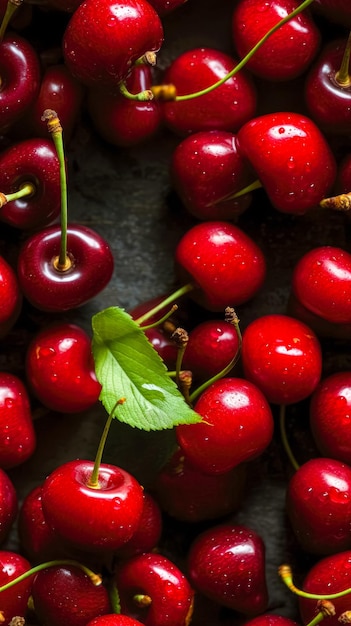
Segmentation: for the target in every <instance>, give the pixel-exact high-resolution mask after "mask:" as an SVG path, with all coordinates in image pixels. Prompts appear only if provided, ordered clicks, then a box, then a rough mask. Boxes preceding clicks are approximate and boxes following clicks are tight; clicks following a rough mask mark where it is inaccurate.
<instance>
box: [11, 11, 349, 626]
mask: <svg viewBox="0 0 351 626" xmlns="http://www.w3.org/2000/svg"><path fill="white" fill-rule="evenodd" d="M188 2H189V3H191V2H192V0H188ZM181 4H183V0H152V1H151V0H149V1H148V0H123V2H122V1H120V0H114V2H111V0H84V1H83V2H81V1H80V0H47V2H46V3H45V4H39V5H37V4H31V3H24V4H19V5H18V3H15V2H14V1H13V0H10V2H9V3H8V4H6V3H4V2H3V1H2V6H1V7H0V10H1V13H2V17H3V23H2V26H1V27H0V59H1V62H0V112H1V114H0V120H2V122H1V150H0V221H1V222H2V224H3V235H2V238H1V248H0V255H1V256H0V341H1V347H2V354H3V355H7V359H4V360H7V362H8V363H11V358H9V354H10V353H11V349H12V343H13V341H14V338H15V337H19V336H20V337H21V341H22V346H23V351H22V358H23V363H21V364H20V367H18V364H15V366H14V367H13V368H11V367H9V368H8V369H5V368H3V369H2V370H1V371H0V503H1V504H0V541H1V544H2V546H1V547H2V549H1V550H0V622H1V623H3V624H5V626H7V625H8V626H20V625H23V624H33V625H35V626H36V625H43V626H56V625H57V626H59V625H60V626H61V625H62V624H63V623H64V624H66V626H140V625H142V624H145V625H146V626H189V625H190V624H193V626H200V625H203V626H217V625H218V626H220V624H226V625H227V626H234V625H235V626H237V625H240V626H241V625H242V624H245V625H249V626H275V625H277V626H294V625H295V624H296V622H295V621H293V620H294V619H296V620H300V621H301V622H302V623H303V624H306V625H312V624H313V626H314V624H317V623H318V622H319V621H321V620H322V619H325V620H327V622H328V623H329V624H330V626H336V625H337V623H338V622H341V623H349V622H350V620H351V612H350V611H351V600H350V592H351V583H350V571H351V522H350V519H351V434H350V433H351V431H350V419H351V372H350V371H349V369H348V368H347V367H340V366H339V361H338V360H337V359H335V360H334V361H333V359H332V363H333V367H331V368H330V367H329V366H326V363H327V359H328V357H330V352H332V350H333V349H334V347H335V345H337V346H340V345H342V346H343V348H344V346H345V345H346V348H347V345H349V343H348V342H349V341H350V338H351V253H350V251H349V249H348V247H349V246H348V243H347V242H346V244H345V242H343V244H345V245H339V243H338V244H334V245H330V243H328V245H326V244H325V242H323V241H322V242H320V245H319V246H312V247H311V248H310V249H309V250H307V251H306V252H305V253H304V254H302V255H301V256H300V258H299V260H298V262H297V263H296V264H295V266H294V267H293V268H291V270H292V271H291V284H290V285H289V291H290V296H289V298H288V301H287V302H286V310H285V312H284V313H282V312H277V311H274V310H270V311H268V312H267V313H266V314H264V315H261V316H260V317H256V318H255V319H253V320H252V321H250V322H247V321H245V319H242V320H239V319H238V315H239V316H240V317H241V312H244V311H245V305H246V304H248V305H249V306H250V303H251V302H253V303H254V302H255V298H257V297H259V294H260V293H261V291H262V289H263V287H264V284H265V281H267V280H269V267H270V262H269V258H268V257H269V242H266V245H265V249H264V250H263V249H262V246H261V245H260V243H259V242H257V241H256V240H255V238H254V237H253V236H252V235H251V234H249V232H247V229H246V228H245V223H246V222H245V219H246V217H247V216H248V215H253V216H254V217H255V214H256V213H257V212H258V211H260V210H263V211H265V210H268V211H270V212H271V215H272V216H273V218H274V217H276V219H277V220H279V219H280V218H281V216H284V217H287V219H288V220H289V219H290V220H291V222H290V223H293V220H300V221H301V223H302V224H303V223H304V219H305V217H306V215H312V216H316V219H318V220H321V221H323V219H325V216H328V215H330V214H331V213H333V215H334V216H335V220H336V221H337V222H338V224H339V225H340V224H341V228H345V231H346V230H347V226H348V219H349V218H348V211H349V210H350V208H351V150H350V137H351V63H350V51H351V35H349V34H348V29H349V28H351V4H350V2H349V0H305V2H303V3H299V2H298V1H297V0H273V1H267V0H236V1H235V2H233V7H232V22H231V25H229V26H228V28H230V34H231V38H232V54H231V53H230V51H228V52H224V51H223V50H217V49H214V48H209V47H197V48H193V49H188V50H186V51H185V52H182V53H180V54H179V55H178V56H177V57H176V58H174V59H172V60H171V61H170V62H169V63H166V64H165V65H166V67H164V68H162V63H161V67H160V66H158V65H157V64H156V65H155V59H156V56H157V53H158V52H159V51H160V52H159V54H160V56H161V58H162V46H163V42H164V38H165V33H166V32H167V29H165V28H164V26H165V25H167V23H168V24H170V23H171V20H172V15H173V12H176V11H181V10H182V7H180V5H181ZM291 14H292V15H291ZM52 21H54V22H55V21H56V22H57V23H56V24H55V29H54V34H52V33H53V31H52V30H50V29H49V31H48V32H49V34H48V33H43V32H42V31H41V29H42V24H43V23H46V24H48V23H49V22H51V23H52ZM37 23H40V24H41V27H40V29H38V28H37ZM39 31H40V36H39ZM52 40H53V41H52ZM296 80H297V81H298V82H297V83H296ZM296 84H298V85H301V84H303V86H304V94H303V110H294V107H291V109H290V108H289V109H287V110H282V109H280V108H279V107H273V108H272V109H271V110H269V111H264V110H263V109H264V108H265V106H264V105H263V104H262V101H263V100H261V95H262V94H263V93H264V92H265V91H268V90H270V89H272V90H273V91H274V90H275V93H278V92H280V93H281V94H282V93H283V92H284V90H288V89H289V87H290V86H291V85H296ZM260 94H261V95H260ZM299 95H300V96H301V94H299ZM82 116H84V119H85V120H88V121H89V125H90V127H91V129H92V132H96V133H97V134H98V135H99V136H100V138H101V139H102V140H103V141H106V142H108V144H109V146H117V147H118V149H120V150H124V149H126V148H130V147H133V148H134V149H137V147H138V146H139V145H141V144H142V143H143V142H144V143H145V142H149V143H148V145H149V146H150V150H152V145H153V143H152V142H153V141H158V139H159V137H160V133H161V131H162V132H165V133H170V134H173V135H174V137H176V138H177V142H176V143H177V145H176V148H175V149H174V151H173V152H172V155H171V159H170V163H169V187H170V189H172V192H173V193H174V194H175V196H176V198H177V201H178V203H179V204H180V205H181V207H182V210H183V211H184V215H185V222H186V223H187V224H189V228H186V229H185V231H184V233H183V235H182V236H181V238H180V240H179V241H178V243H177V246H176V249H175V251H174V267H175V283H176V289H175V291H174V293H167V294H165V295H163V296H160V297H156V298H154V299H152V300H150V301H148V302H142V303H140V305H139V306H138V307H136V308H134V309H133V310H131V311H130V316H131V318H133V319H134V320H135V322H134V325H135V327H136V328H137V329H138V330H140V328H141V329H142V330H143V331H144V333H145V335H146V337H147V338H148V340H149V342H150V343H151V344H152V346H153V348H154V351H155V358H156V359H157V362H159V357H161V359H162V362H163V363H164V368H163V370H164V373H165V375H166V374H167V376H168V377H169V378H170V379H174V380H175V383H176V387H177V392H178V390H179V394H181V395H182V398H181V399H182V402H183V404H184V406H185V405H187V410H188V409H189V405H190V407H192V408H193V409H194V411H195V413H196V414H197V416H198V421H197V422H196V421H194V420H192V421H191V420H190V417H189V419H184V420H182V419H181V417H180V416H178V415H175V416H172V419H173V424H174V426H173V428H171V429H164V431H165V432H163V431H162V427H160V428H159V432H156V433H155V432H147V429H145V432H143V436H142V439H141V441H142V446H140V444H139V446H138V447H137V446H136V447H135V450H134V452H133V447H132V445H131V442H132V443H133V441H134V439H133V437H134V436H135V433H134V434H133V432H132V431H134V430H137V429H133V428H130V426H126V425H125V424H124V425H122V426H123V427H122V430H121V432H122V435H123V433H124V434H125V437H126V441H128V446H129V448H128V449H129V450H130V455H131V459H130V463H129V467H128V468H125V467H124V466H123V463H121V464H120V465H119V464H117V465H115V464H113V463H107V462H102V455H103V452H104V445H105V443H106V439H107V438H108V437H109V436H110V435H109V427H110V424H111V422H112V419H113V418H116V419H117V420H118V417H119V412H120V411H122V409H123V406H124V404H126V405H127V404H128V393H126V394H125V393H124V386H123V384H122V379H121V380H120V381H117V387H119V388H120V395H119V396H118V397H115V398H113V400H112V404H113V410H112V411H111V413H110V414H109V415H108V416H107V423H106V427H105V430H104V432H103V434H102V437H101V440H100V445H99V442H97V454H96V458H95V460H86V459H78V460H77V459H72V460H70V461H69V462H66V463H63V464H61V465H59V466H58V467H57V468H56V469H54V470H53V471H52V472H51V473H50V474H49V475H48V476H42V481H41V482H40V483H39V484H38V485H36V486H35V488H34V489H31V490H30V491H29V492H28V493H27V494H26V496H25V497H24V498H21V499H20V498H19V497H18V495H17V493H16V488H15V482H16V481H15V477H16V469H17V468H20V467H23V468H24V470H25V468H26V463H27V462H28V461H29V460H30V459H31V458H32V456H33V454H34V453H35V450H36V446H37V443H38V442H37V438H38V429H37V427H36V421H35V419H34V418H36V417H40V420H50V414H52V413H56V414H79V415H81V416H82V419H83V420H84V416H85V414H86V412H89V411H94V410H95V408H96V407H100V404H99V400H101V398H102V397H103V394H104V392H105V390H104V386H103V383H102V381H101V380H100V378H99V376H98V375H97V371H98V368H97V367H96V362H95V361H94V354H95V353H94V350H93V346H94V341H92V336H91V335H90V334H89V332H87V331H86V329H84V328H83V327H82V326H80V325H79V323H76V322H75V317H74V316H75V311H79V310H81V307H84V306H85V305H86V303H87V302H88V301H90V300H91V299H92V298H95V297H96V296H97V295H98V294H100V292H102V293H101V295H100V296H99V302H100V303H101V304H102V306H101V309H103V301H104V298H103V289H104V288H105V287H106V286H107V285H108V284H109V282H110V280H111V278H112V275H113V270H114V258H113V254H112V247H111V244H112V242H109V241H107V240H105V239H104V238H103V237H102V236H101V235H100V234H99V233H97V232H95V231H94V230H93V229H91V228H89V227H87V226H86V225H83V224H75V223H71V221H70V218H69V211H68V212H67V182H66V169H67V163H66V161H67V155H66V156H65V153H64V148H63V143H65V144H66V145H69V143H70V142H71V141H72V142H74V138H75V132H76V129H77V126H78V124H79V120H80V119H81V118H82ZM62 129H63V137H64V142H62ZM256 190H257V191H256ZM255 194H258V195H257V198H258V199H259V200H258V202H256V199H255ZM260 202H262V209H261V207H260V206H259V203H260ZM267 207H268V208H267ZM250 212H251V213H250ZM286 223H288V222H286ZM308 224H309V222H308V221H306V225H307V226H306V228H308ZM284 237H285V238H286V242H287V246H288V245H289V233H288V232H285V233H284ZM261 239H262V237H261ZM174 303H175V304H176V306H172V305H173V304H174ZM68 318H69V321H67V319H68ZM113 341H114V339H113V338H112V337H111V339H110V343H111V345H112V344H113ZM108 343H109V341H107V344H108ZM137 345H138V346H139V344H136V343H134V337H133V334H132V336H131V337H130V339H129V343H128V340H126V339H125V338H124V343H123V346H122V347H121V354H122V352H123V350H124V348H125V347H126V346H127V348H128V358H129V356H130V354H131V351H133V348H134V350H135V346H137ZM113 349H114V348H113ZM106 352H107V351H106ZM157 355H159V356H157ZM141 356H142V355H140V354H139V355H138V354H136V356H135V357H134V358H135V359H136V361H137V360H138V358H139V357H140V359H141ZM143 356H144V355H143ZM122 357H123V354H122ZM122 357H121V358H122ZM103 366H104V367H105V368H106V370H108V369H109V368H110V369H111V371H112V372H113V375H114V370H113V366H112V364H111V360H109V355H108V354H106V359H105V362H104V363H103ZM101 367H102V366H101V362H100V364H99V370H100V369H101ZM152 372H153V369H152V363H151V361H150V369H148V368H145V372H143V373H142V375H141V374H140V369H137V368H136V369H135V372H134V373H133V375H134V378H133V383H134V384H135V389H138V391H139V390H140V388H142V389H143V390H144V392H145V400H147V399H148V398H149V397H151V394H153V396H152V397H153V399H154V402H155V404H157V408H159V407H161V408H163V407H164V406H165V405H164V404H163V403H164V401H165V398H164V396H165V393H163V392H162V386H160V383H159V379H157V380H155V379H153V378H152ZM148 393H149V394H150V395H149V396H148ZM155 398H157V400H155ZM145 407H146V408H145V417H146V418H147V411H151V409H150V405H149V404H147V402H146V403H145ZM166 408H167V410H171V409H170V408H169V407H168V406H167V407H166ZM300 412H301V413H302V414H303V415H304V416H306V415H307V420H305V421H307V424H304V426H303V428H302V429H301V428H300V429H299V428H297V429H296V432H293V430H294V428H293V427H294V426H296V423H297V421H298V419H297V416H298V415H299V413H300ZM190 413H191V414H193V412H190ZM287 415H289V416H290V415H291V416H292V420H291V423H290V424H288V423H287V421H288V420H287ZM150 420H151V417H150ZM294 420H295V421H294ZM122 421H123V420H122ZM150 424H151V421H150ZM152 424H153V425H152V426H150V429H153V430H155V431H157V427H155V425H154V422H152ZM132 425H134V424H132ZM124 427H125V430H123V428H124ZM111 429H113V426H111ZM128 429H129V431H128ZM299 432H301V433H302V435H303V444H302V443H301V439H299ZM296 433H297V434H296ZM155 435H156V437H155ZM159 435H160V436H161V437H160V438H158V436H159ZM136 441H137V437H136V439H135V442H136ZM148 442H150V443H148ZM160 442H161V447H162V449H161V450H160V449H157V446H160ZM51 443H52V445H53V446H54V445H55V442H54V441H52V442H50V444H51ZM277 446H279V449H280V451H283V454H281V455H280V456H279V458H280V459H283V463H284V464H285V469H284V471H283V474H284V475H285V477H286V495H285V506H284V511H283V515H284V516H285V517H286V525H287V529H288V532H289V533H290V540H289V541H290V542H291V544H292V546H293V548H292V550H291V554H292V560H294V559H295V560H296V562H299V564H300V566H301V563H303V566H302V567H300V569H299V572H298V573H299V574H302V573H303V575H304V577H303V578H302V576H301V586H302V588H301V589H300V588H299V587H297V586H295V584H294V582H293V580H292V573H291V570H290V568H289V567H287V566H286V565H285V563H284V561H285V554H284V555H282V559H281V560H282V563H281V564H282V567H281V568H280V570H279V572H280V577H281V579H282V580H280V579H279V576H278V572H277V573H276V575H277V578H278V582H279V584H281V585H282V587H284V583H285V585H286V587H288V588H289V589H290V590H291V591H293V592H294V593H295V594H297V595H298V596H299V599H298V601H296V603H295V607H296V608H295V612H294V614H289V615H287V614H286V613H285V612H284V611H282V612H280V610H279V607H277V606H274V603H273V602H272V598H271V597H270V582H269V581H267V571H266V560H265V551H266V546H265V541H264V539H263V537H262V536H261V535H260V533H259V532H258V531H257V529H256V528H253V527H251V526H250V525H246V524H243V523H239V522H238V519H237V517H236V516H237V513H238V512H239V511H240V507H241V504H242V502H243V501H244V500H245V497H246V495H247V492H248V490H249V489H250V485H251V483H252V479H253V478H254V475H255V472H257V471H261V469H260V468H261V467H263V466H264V464H265V463H269V462H270V461H269V460H270V458H271V455H273V454H274V451H275V450H276V447H277ZM140 448H142V450H140ZM295 453H296V456H295ZM133 454H134V457H135V458H134V457H133ZM140 454H141V455H143V454H145V458H146V462H147V463H148V464H149V465H150V467H151V469H152V470H154V471H150V473H148V475H147V477H146V475H145V481H144V479H143V478H144V477H143V476H142V475H140V472H138V471H136V472H135V475H134V473H133V471H132V469H131V471H130V468H133V464H134V461H135V467H137V466H138V459H137V456H138V455H140ZM153 456H154V458H153ZM156 457H157V458H156ZM296 457H298V458H300V459H302V462H300V463H299V462H298V461H297V460H296ZM160 459H161V461H160ZM262 460H263V462H262ZM156 465H157V468H156ZM154 466H155V467H154ZM150 476H152V479H150ZM272 497H273V494H272ZM272 532H274V530H272ZM15 535H16V537H17V538H18V539H17V543H18V545H19V550H18V551H14V550H12V549H10V548H9V547H8V546H9V545H10V544H11V541H12V542H13V537H14V536H15ZM305 575H306V576H305Z"/></svg>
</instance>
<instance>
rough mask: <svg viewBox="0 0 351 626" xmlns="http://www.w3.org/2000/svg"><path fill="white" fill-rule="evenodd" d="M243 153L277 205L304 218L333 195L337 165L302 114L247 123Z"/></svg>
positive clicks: (272, 115) (282, 114) (241, 134)
mask: <svg viewBox="0 0 351 626" xmlns="http://www.w3.org/2000/svg"><path fill="white" fill-rule="evenodd" d="M237 141H238V148H239V150H240V151H241V153H242V155H243V156H244V157H246V158H247V159H248V160H249V162H250V163H251V165H252V167H253V168H254V169H255V171H256V174H257V175H258V177H259V179H260V181H261V183H262V185H263V187H264V189H265V191H266V193H267V194H268V196H269V199H270V201H271V203H272V204H273V206H274V207H275V208H276V209H277V210H279V211H281V212H282V213H292V214H294V215H303V214H304V213H306V211H308V210H309V209H312V208H315V207H316V206H318V204H319V203H320V201H321V200H322V199H323V198H324V197H325V196H326V195H327V194H328V191H330V189H331V187H332V185H333V183H334V180H335V177H336V164H335V159H334V156H333V154H332V152H331V149H330V147H329V145H328V143H327V141H326V139H325V138H324V136H323V135H322V133H321V131H320V130H319V128H318V127H317V126H316V124H315V123H314V122H313V121H312V120H311V119H309V118H308V117H306V116H304V115H301V114H299V113H289V112H284V111H279V112H277V113H266V114H265V115H261V116H259V117H256V118H253V119H252V120H250V121H249V122H247V123H246V124H244V125H243V126H242V127H241V129H240V130H239V132H238V134H237Z"/></svg>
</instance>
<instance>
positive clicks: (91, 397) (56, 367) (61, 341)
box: [25, 322, 101, 413]
mask: <svg viewBox="0 0 351 626" xmlns="http://www.w3.org/2000/svg"><path fill="white" fill-rule="evenodd" d="M25 367H26V377H27V381H28V383H29V385H30V387H31V389H32V391H33V393H34V394H35V396H36V397H37V398H38V399H39V400H40V402H42V404H43V405H44V406H46V407H48V408H49V409H51V410H53V411H58V412H63V413H75V412H79V411H85V410H86V409H88V408H90V407H92V406H93V405H94V404H95V403H96V402H97V400H98V398H99V395H100V392H101V385H100V383H99V382H98V381H97V379H96V375H95V369H94V361H93V356H92V351H91V339H90V337H89V335H88V334H87V333H86V332H85V331H84V330H83V329H82V328H80V327H79V326H77V325H76V324H69V323H67V322H56V323H55V324H49V326H47V327H46V328H43V329H41V330H40V331H39V332H37V333H36V335H35V336H34V337H33V339H32V340H31V342H30V344H29V345H28V348H27V353H26V363H25Z"/></svg>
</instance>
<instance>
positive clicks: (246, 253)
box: [175, 221, 266, 311]
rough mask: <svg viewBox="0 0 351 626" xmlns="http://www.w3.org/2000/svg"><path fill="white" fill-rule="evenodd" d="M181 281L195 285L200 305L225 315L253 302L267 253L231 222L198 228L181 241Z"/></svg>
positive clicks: (178, 253) (177, 259)
mask: <svg viewBox="0 0 351 626" xmlns="http://www.w3.org/2000/svg"><path fill="white" fill-rule="evenodd" d="M175 263H176V270H177V273H178V277H179V279H180V280H181V281H182V282H186V283H187V282H189V279H190V281H191V283H193V284H194V286H195V290H194V291H193V292H192V293H191V297H193V298H194V299H195V300H196V301H197V302H199V303H200V304H201V305H202V306H204V307H205V308H207V309H209V310H212V311H224V309H225V308H226V307H227V306H234V307H235V306H237V305H239V304H243V303H244V302H247V301H248V300H250V299H251V298H252V297H253V296H254V295H255V294H256V292H257V291H258V290H259V289H260V288H261V286H262V284H263V282H264V279H265V274H266V263H265V258H264V256H263V253H262V252H261V250H260V248H259V247H258V246H257V244H256V243H255V242H254V241H253V240H252V239H251V237H249V236H248V235H246V234H245V233H244V232H243V231H242V230H241V229H240V228H238V227H237V226H234V224H231V223H230V222H224V221H208V222H203V223H200V224H196V225H195V226H193V227H192V228H190V229H189V230H188V231H187V232H186V233H185V234H184V235H183V236H182V238H181V239H180V241H179V242H178V245H177V247H176V251H175Z"/></svg>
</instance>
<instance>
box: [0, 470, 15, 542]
mask: <svg viewBox="0 0 351 626" xmlns="http://www.w3.org/2000/svg"><path fill="white" fill-rule="evenodd" d="M0 502H1V506H0V544H2V543H4V541H5V539H7V537H8V535H9V532H10V530H11V528H12V524H13V523H14V521H15V519H16V517H17V511H18V498H17V492H16V489H15V486H14V484H13V482H12V480H11V478H10V477H9V476H8V475H7V473H6V472H5V471H4V470H0Z"/></svg>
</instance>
